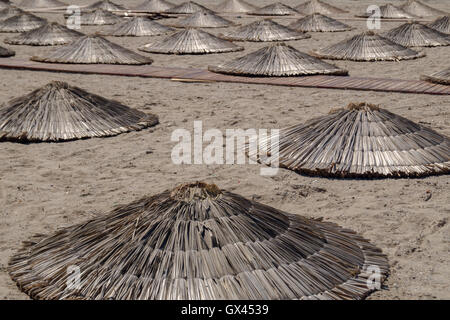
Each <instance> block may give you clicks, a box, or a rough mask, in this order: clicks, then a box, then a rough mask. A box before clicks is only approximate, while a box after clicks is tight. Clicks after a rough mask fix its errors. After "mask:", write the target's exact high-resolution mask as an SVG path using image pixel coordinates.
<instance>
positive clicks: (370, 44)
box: [313, 31, 425, 61]
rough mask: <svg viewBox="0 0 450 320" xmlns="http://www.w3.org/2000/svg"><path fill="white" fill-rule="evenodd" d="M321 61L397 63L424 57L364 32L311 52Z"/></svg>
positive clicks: (369, 32) (371, 33)
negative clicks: (321, 59)
mask: <svg viewBox="0 0 450 320" xmlns="http://www.w3.org/2000/svg"><path fill="white" fill-rule="evenodd" d="M313 55H315V56H316V57H319V58H323V59H332V60H352V61H399V60H410V59H416V58H420V57H424V56H425V53H423V52H417V51H414V50H412V49H409V48H406V47H404V46H402V45H399V44H397V43H394V42H392V41H391V40H389V39H386V38H383V37H381V36H379V35H377V34H375V33H373V32H372V31H366V32H363V33H361V34H358V35H356V36H353V37H351V38H350V39H346V40H344V41H341V42H338V43H336V44H333V45H331V46H329V47H326V48H323V49H319V50H317V51H313Z"/></svg>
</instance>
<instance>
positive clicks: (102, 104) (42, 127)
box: [0, 81, 158, 143]
mask: <svg viewBox="0 0 450 320" xmlns="http://www.w3.org/2000/svg"><path fill="white" fill-rule="evenodd" d="M157 123H158V118H157V117H156V116H155V115H153V114H145V113H143V112H141V111H138V110H135V109H131V108H129V107H127V106H125V105H123V104H120V103H119V102H116V101H113V100H107V99H105V98H103V97H100V96H98V95H95V94H91V93H89V92H86V91H84V90H82V89H80V88H77V87H72V86H69V85H68V84H67V83H64V82H58V81H54V82H51V83H49V84H47V85H46V86H44V87H42V88H40V89H37V90H35V91H33V92H31V93H30V94H27V95H25V96H23V97H20V98H16V99H13V100H11V101H9V102H7V103H5V104H3V105H1V106H0V141H5V140H7V141H16V142H25V143H29V142H61V141H68V140H75V139H85V138H94V137H107V136H115V135H118V134H120V133H124V132H129V131H135V130H141V129H144V128H147V127H151V126H154V125H156V124H157Z"/></svg>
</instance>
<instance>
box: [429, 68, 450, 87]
mask: <svg viewBox="0 0 450 320" xmlns="http://www.w3.org/2000/svg"><path fill="white" fill-rule="evenodd" d="M422 79H423V80H426V81H431V82H434V83H440V84H446V85H450V68H447V69H444V70H441V71H438V72H435V73H433V74H430V75H426V76H422Z"/></svg>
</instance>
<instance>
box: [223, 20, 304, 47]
mask: <svg viewBox="0 0 450 320" xmlns="http://www.w3.org/2000/svg"><path fill="white" fill-rule="evenodd" d="M224 38H225V39H229V40H233V41H254V42H266V41H290V40H301V39H308V38H311V36H310V35H309V34H306V33H304V32H299V31H295V30H292V29H290V28H288V27H285V26H283V25H281V24H279V23H276V22H275V21H272V20H270V19H263V20H260V21H255V22H252V23H250V24H248V25H245V26H242V27H239V28H237V29H236V30H233V31H230V32H228V33H226V34H225V35H224Z"/></svg>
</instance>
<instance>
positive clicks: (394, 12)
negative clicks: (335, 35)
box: [357, 3, 417, 19]
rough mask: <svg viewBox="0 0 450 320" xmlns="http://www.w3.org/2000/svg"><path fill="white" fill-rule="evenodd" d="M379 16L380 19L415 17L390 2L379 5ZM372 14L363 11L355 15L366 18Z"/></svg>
mask: <svg viewBox="0 0 450 320" xmlns="http://www.w3.org/2000/svg"><path fill="white" fill-rule="evenodd" d="M379 8H380V18H381V19H410V18H417V17H416V16H414V15H412V14H409V13H407V12H406V11H404V10H403V9H400V8H398V7H396V6H394V5H392V4H390V3H388V4H386V5H384V6H380V7H379ZM370 16H372V13H367V12H364V13H363V14H359V15H357V17H363V18H367V17H370Z"/></svg>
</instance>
